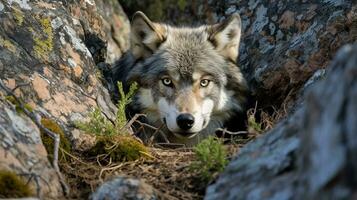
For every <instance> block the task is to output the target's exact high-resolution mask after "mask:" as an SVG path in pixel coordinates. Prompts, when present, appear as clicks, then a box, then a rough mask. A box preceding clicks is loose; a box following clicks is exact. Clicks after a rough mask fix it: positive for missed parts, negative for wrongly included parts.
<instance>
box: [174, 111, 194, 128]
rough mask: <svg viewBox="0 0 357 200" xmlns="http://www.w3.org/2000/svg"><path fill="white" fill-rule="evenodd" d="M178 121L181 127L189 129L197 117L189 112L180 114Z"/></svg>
mask: <svg viewBox="0 0 357 200" xmlns="http://www.w3.org/2000/svg"><path fill="white" fill-rule="evenodd" d="M176 122H177V125H178V126H179V127H180V128H181V129H183V130H188V129H190V128H192V127H193V124H194V123H195V118H194V117H193V116H192V115H191V114H188V113H185V114H180V115H179V116H178V117H177V118H176Z"/></svg>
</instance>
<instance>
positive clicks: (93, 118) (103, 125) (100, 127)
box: [75, 82, 137, 136]
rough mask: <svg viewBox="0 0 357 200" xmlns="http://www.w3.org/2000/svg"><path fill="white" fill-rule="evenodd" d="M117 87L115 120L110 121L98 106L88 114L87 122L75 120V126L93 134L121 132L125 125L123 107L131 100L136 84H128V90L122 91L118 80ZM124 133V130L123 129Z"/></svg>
mask: <svg viewBox="0 0 357 200" xmlns="http://www.w3.org/2000/svg"><path fill="white" fill-rule="evenodd" d="M118 89H119V94H120V101H119V103H118V104H117V108H118V111H117V113H116V117H115V122H114V123H112V122H111V121H110V120H108V119H107V118H106V117H105V116H103V115H102V112H101V110H100V109H99V108H95V109H94V111H93V112H91V113H90V114H89V121H88V122H76V124H75V125H76V126H77V128H79V129H81V130H83V131H85V132H86V133H91V134H95V135H109V136H110V135H116V134H122V133H123V132H121V129H122V128H123V127H124V126H125V125H126V123H127V119H126V115H125V107H126V106H127V105H128V104H129V103H130V102H131V101H132V100H131V99H132V97H133V95H134V94H135V92H136V90H137V84H136V83H134V84H132V85H131V86H130V89H129V92H128V93H127V94H125V93H124V90H123V85H122V83H120V82H118ZM124 133H125V130H124Z"/></svg>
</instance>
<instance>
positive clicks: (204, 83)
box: [200, 79, 211, 87]
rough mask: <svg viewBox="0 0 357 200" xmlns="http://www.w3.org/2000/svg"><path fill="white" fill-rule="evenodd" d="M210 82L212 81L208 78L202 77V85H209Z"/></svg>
mask: <svg viewBox="0 0 357 200" xmlns="http://www.w3.org/2000/svg"><path fill="white" fill-rule="evenodd" d="M209 82H211V81H210V80H208V79H202V80H201V82H200V85H201V87H207V86H208V85H209Z"/></svg>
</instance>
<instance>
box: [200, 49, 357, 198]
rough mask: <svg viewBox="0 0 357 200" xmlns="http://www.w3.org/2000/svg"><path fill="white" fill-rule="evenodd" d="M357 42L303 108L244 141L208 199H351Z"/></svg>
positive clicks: (354, 162)
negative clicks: (247, 142) (266, 130)
mask: <svg viewBox="0 0 357 200" xmlns="http://www.w3.org/2000/svg"><path fill="white" fill-rule="evenodd" d="M356 77H357V45H354V46H351V45H349V46H345V47H343V48H342V49H341V50H340V51H339V53H338V54H337V56H336V58H335V59H334V61H333V62H332V64H331V65H330V67H329V70H328V73H327V77H326V78H325V79H324V80H322V81H321V82H319V83H317V84H316V85H314V86H311V88H310V89H308V90H309V91H308V92H307V93H306V96H305V100H304V102H303V103H302V106H301V108H300V109H298V110H297V111H296V113H295V114H293V115H292V116H290V117H289V118H288V119H286V120H284V121H283V122H281V123H279V124H278V125H277V126H276V127H275V128H274V129H273V130H271V131H270V132H268V133H266V135H264V136H262V137H260V138H258V139H257V140H255V141H252V142H251V143H250V144H248V145H247V146H245V147H244V148H243V149H242V150H241V151H240V153H239V154H238V155H237V156H236V158H235V159H233V161H232V162H231V163H230V164H229V166H228V167H227V168H226V169H225V171H224V172H223V174H221V175H220V177H219V178H218V180H217V182H216V183H215V184H213V185H211V186H209V187H208V189H207V192H206V196H205V199H207V200H210V199H235V200H238V199H251V200H254V199H284V200H287V199H350V198H352V197H355V195H356V188H355V186H356V185H355V183H356V182H357V176H356V169H357V168H356V166H357V159H356V155H357V142H356V137H357V113H356V110H357V101H356V99H357V78H356Z"/></svg>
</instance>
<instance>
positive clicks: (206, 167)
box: [190, 137, 228, 182]
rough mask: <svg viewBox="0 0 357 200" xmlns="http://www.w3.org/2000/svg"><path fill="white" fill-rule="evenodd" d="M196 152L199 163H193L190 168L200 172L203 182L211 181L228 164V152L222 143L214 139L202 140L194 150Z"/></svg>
mask: <svg viewBox="0 0 357 200" xmlns="http://www.w3.org/2000/svg"><path fill="white" fill-rule="evenodd" d="M194 152H195V155H196V158H197V161H195V162H192V164H191V166H190V168H191V169H192V170H193V171H196V172H198V174H199V176H200V178H201V180H203V181H207V182H209V181H211V180H212V179H213V178H214V176H215V175H216V174H217V172H222V171H223V169H224V167H225V166H226V165H227V163H228V160H227V152H226V150H225V148H224V146H223V144H222V142H221V141H220V140H217V139H216V138H214V137H208V138H207V139H204V140H202V142H200V143H199V144H198V145H197V146H196V147H195V148H194Z"/></svg>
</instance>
